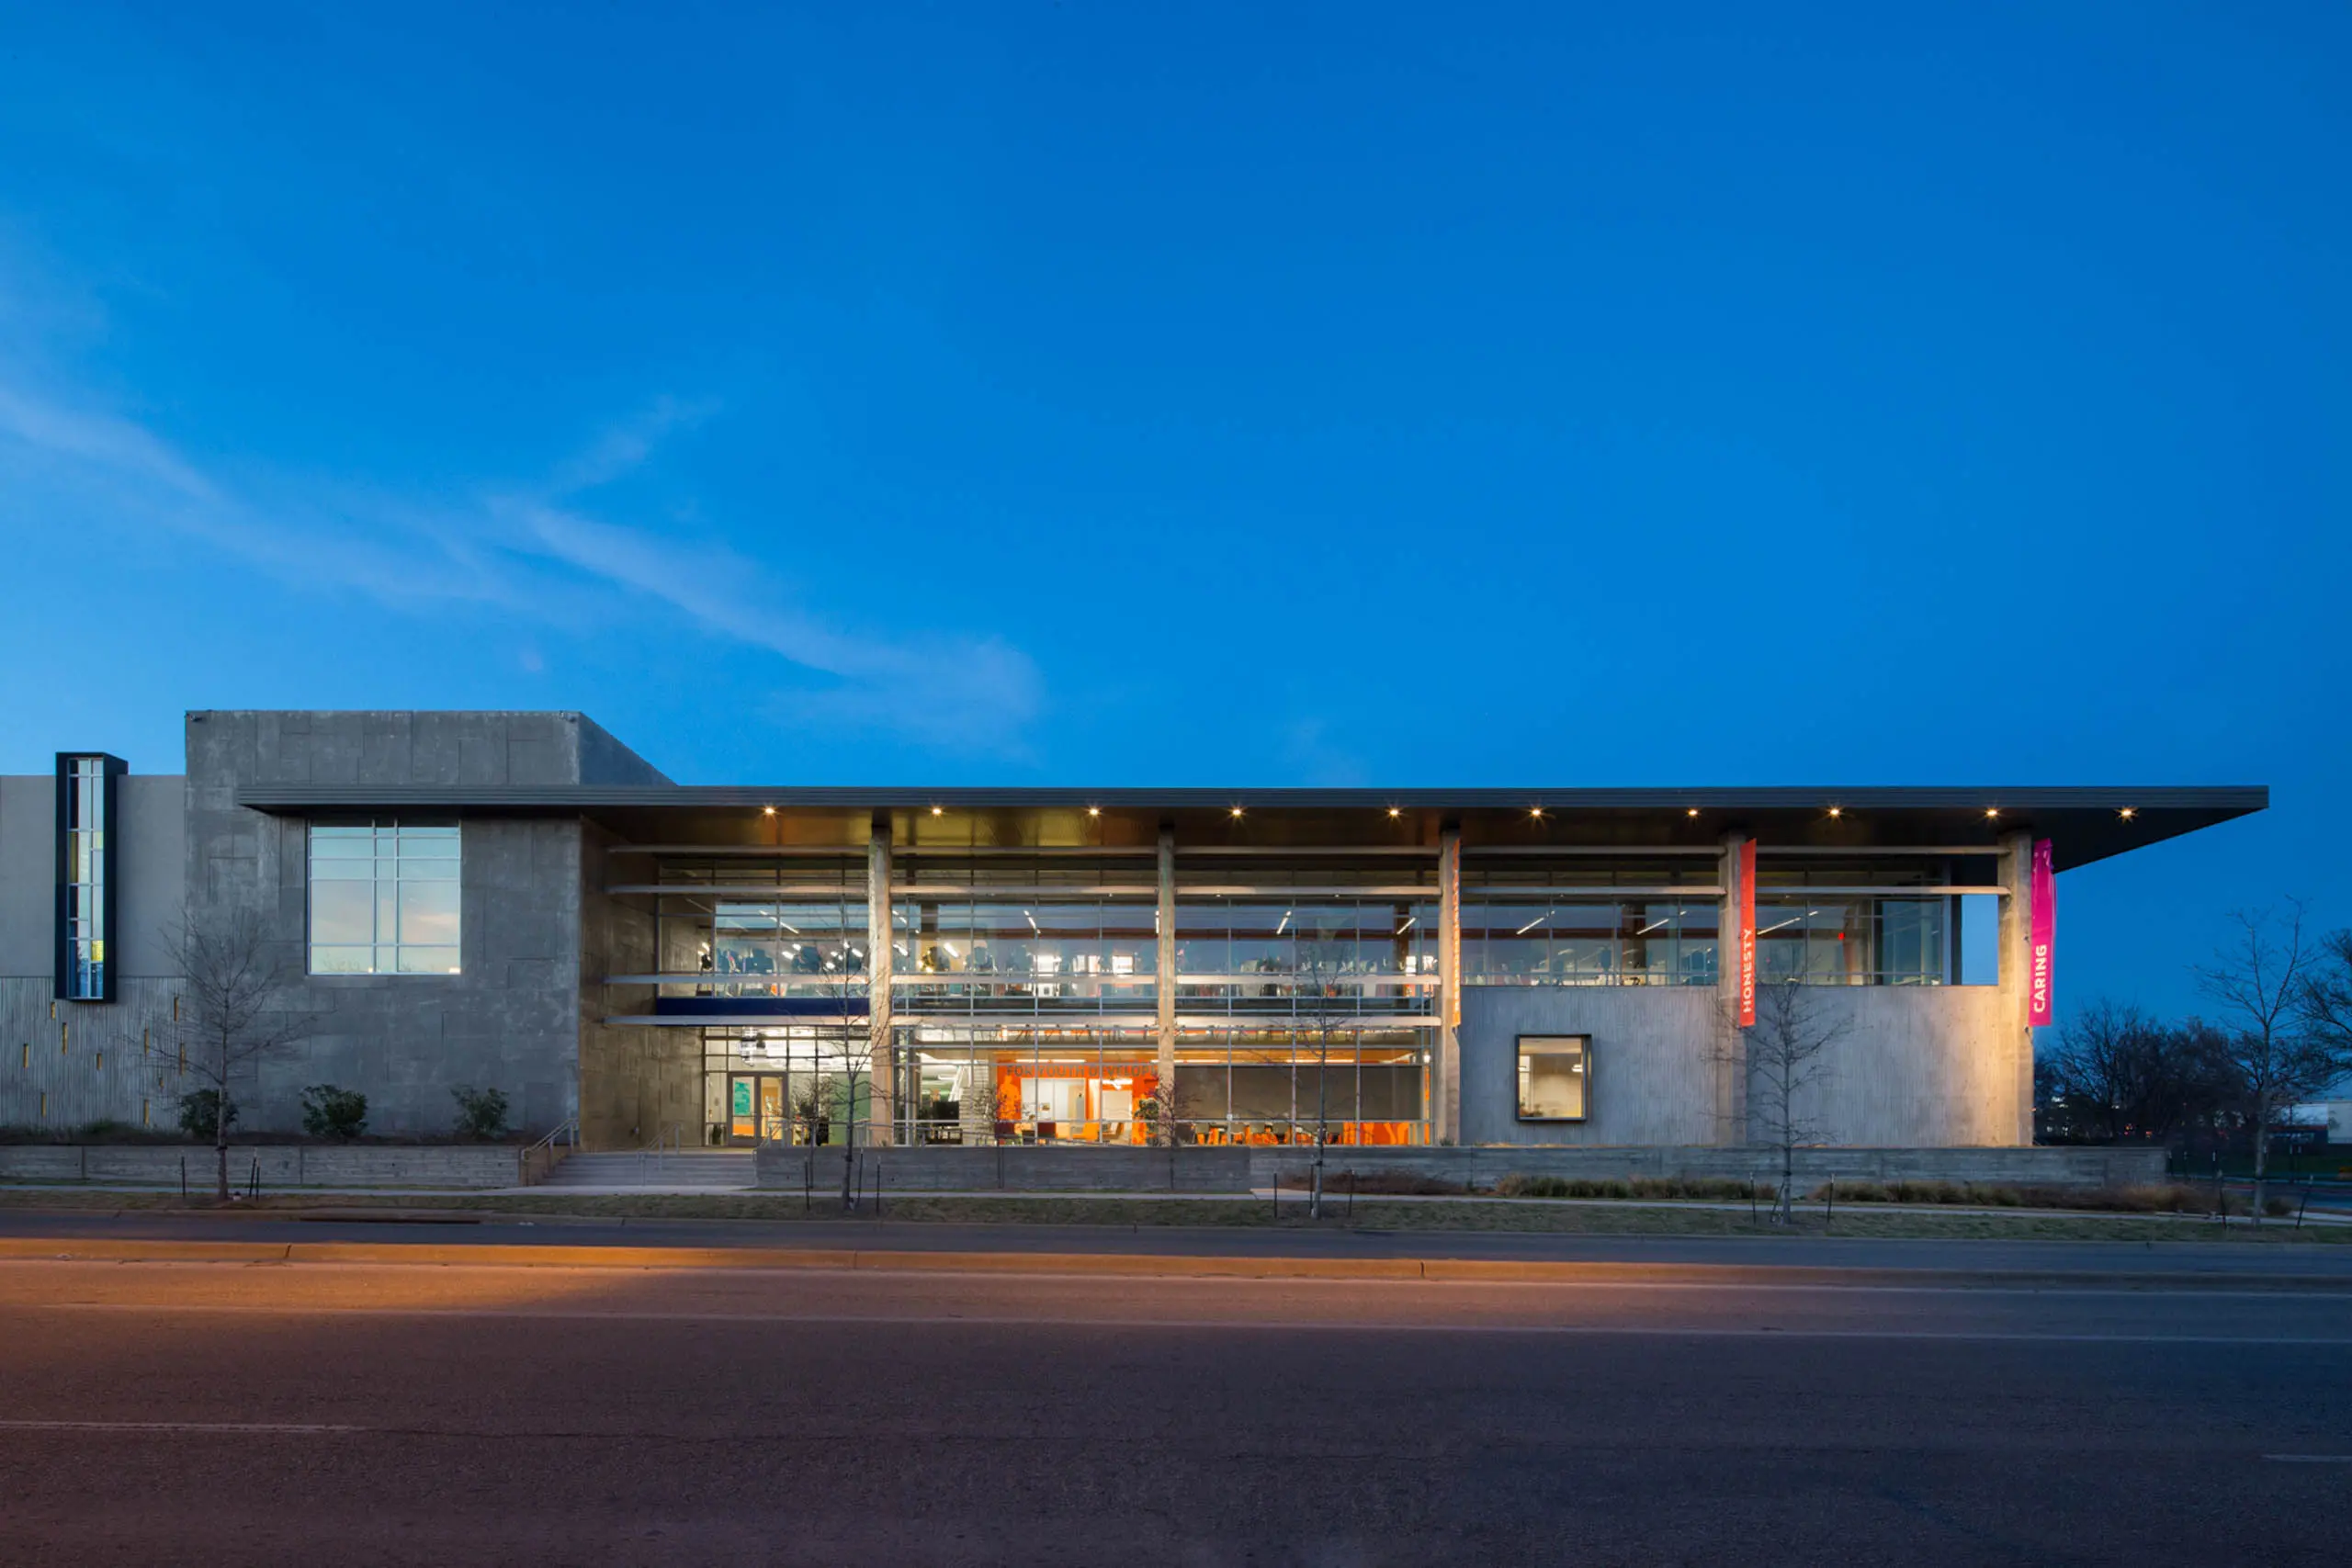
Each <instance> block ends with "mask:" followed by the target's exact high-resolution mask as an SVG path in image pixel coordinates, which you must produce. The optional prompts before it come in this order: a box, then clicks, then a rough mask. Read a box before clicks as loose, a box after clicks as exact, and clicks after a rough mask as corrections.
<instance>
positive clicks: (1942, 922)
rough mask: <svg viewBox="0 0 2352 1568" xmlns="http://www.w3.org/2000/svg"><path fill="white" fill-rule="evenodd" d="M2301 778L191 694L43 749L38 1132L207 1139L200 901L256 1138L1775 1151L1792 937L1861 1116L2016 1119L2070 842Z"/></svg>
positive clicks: (2214, 806)
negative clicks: (928, 755)
mask: <svg viewBox="0 0 2352 1568" xmlns="http://www.w3.org/2000/svg"><path fill="white" fill-rule="evenodd" d="M2266 805H2267V792H2266V791H2264V790H2262V789H2260V788H2258V787H2231V788H2195V789H2189V788H2177V787H2166V788H2151V789H2108V788H2082V787H2065V788H2028V789H2015V788H2012V789H1997V790H1995V789H1962V788H1955V789H1943V788H1928V789H1920V788H1905V789H1849V790H1836V789H1805V790H1796V789H1731V790H1704V789H1660V790H1492V789H1480V790H1456V791H1443V790H1399V791H1379V790H1321V789H1314V790H1235V791H1209V790H1198V789H1180V790H1148V789H1116V790H1094V791H1090V790H1077V789H1036V790H1020V789H971V788H966V789H947V790H936V791H933V790H917V789H900V788H888V789H853V788H807V787H797V786H783V787H776V788H758V787H750V786H722V787H710V786H690V785H681V784H673V783H672V782H671V781H670V780H668V779H667V778H665V777H664V776H663V775H662V773H660V772H658V771H657V770H656V769H655V768H653V767H652V766H651V765H650V764H649V763H648V762H646V761H644V760H642V759H641V758H639V757H638V756H637V755H636V754H635V753H634V752H632V751H630V750H628V748H627V747H625V746H623V745H622V744H620V743H619V742H618V741H616V739H613V737H611V736H610V735H608V734H607V733H606V732H605V731H604V730H603V729H602V728H599V727H597V726H596V725H595V724H594V722H593V721H591V720H589V719H588V718H586V717H584V716H582V715H579V714H571V713H400V712H375V713H266V712H202V713H191V714H189V715H188V716H187V765H186V772H185V773H183V774H177V775H146V774H140V773H131V772H130V771H129V770H128V769H127V768H126V767H125V766H124V764H123V763H122V762H121V761H119V760H117V759H115V758H112V757H110V756H107V754H105V753H100V752H83V753H61V754H60V756H59V759H58V767H57V772H56V773H55V774H54V775H53V776H52V775H40V776H33V777H17V778H8V779H6V780H0V1019H5V1027H6V1030H7V1035H6V1043H7V1044H8V1045H10V1046H13V1047H15V1049H14V1050H13V1051H12V1052H11V1053H10V1054H11V1055H14V1056H15V1057H16V1058H17V1060H15V1061H13V1062H6V1063H0V1069H9V1070H0V1122H6V1123H14V1124H39V1125H47V1126H50V1127H74V1126H81V1125H84V1124H86V1123H88V1122H98V1121H114V1122H129V1123H132V1124H141V1123H146V1124H151V1125H156V1124H167V1123H168V1122H169V1121H170V1120H171V1119H172V1118H173V1117H174V1116H175V1114H176V1106H177V1100H178V1096H179V1095H180V1094H181V1093H183V1092H185V1091H186V1089H188V1088H190V1087H193V1086H192V1084H190V1083H189V1082H188V1081H187V1075H186V1073H185V1071H184V1070H183V1067H182V1066H181V1064H182V1060H183V1058H182V1056H181V1055H180V1053H181V1051H182V1049H183V1047H184V1045H185V1044H186V1040H185V1036H184V1034H183V1031H184V1030H185V1029H186V1027H187V1021H186V1020H185V1018H184V1017H183V1016H182V1014H183V1011H184V1008H183V1001H184V998H183V996H182V990H183V988H184V987H183V986H182V983H181V977H180V976H176V975H175V974H174V973H173V972H172V970H173V964H172V963H171V960H170V954H171V953H172V952H173V950H174V942H173V933H174V932H175V931H184V930H189V929H207V928H218V927H220V925H222V924H223V923H224V922H227V921H231V920H233V919H251V920H252V921H254V922H257V923H258V925H259V927H260V929H261V931H262V932H263V933H264V935H265V938H266V942H267V943H268V945H269V947H270V949H271V951H272V953H273V954H274V955H275V959H276V961H277V963H278V964H281V965H282V966H283V969H284V972H285V973H286V974H287V976H288V985H287V987H286V988H285V990H284V993H283V995H282V997H281V998H280V1006H282V1008H283V1009H285V1010H288V1012H291V1013H293V1014H296V1015H299V1017H300V1020H301V1027H300V1039H299V1040H298V1041H297V1042H296V1043H293V1044H292V1045H290V1046H288V1047H286V1048H284V1049H283V1050H281V1051H279V1052H277V1053H275V1054H273V1055H269V1056H267V1057H265V1058H263V1059H261V1060H259V1061H257V1062H256V1063H255V1064H254V1066H253V1067H252V1069H251V1071H250V1072H249V1073H248V1074H247V1075H246V1078H245V1081H243V1083H242V1084H241V1085H240V1086H239V1087H238V1088H237V1089H235V1090H234V1092H233V1098H234V1099H235V1100H236V1101H237V1103H238V1105H239V1107H240V1112H241V1115H240V1123H239V1124H240V1126H241V1127H243V1128H246V1129H278V1128H292V1127H296V1126H299V1124H300V1100H301V1095H302V1091H303V1090H304V1089H306V1088H307V1087H309V1086H311V1085H315V1084H322V1083H325V1084H334V1085H336V1086H337V1087H340V1088H345V1089H357V1090H359V1091H361V1092H363V1093H365V1094H366V1095H367V1096H368V1102H369V1106H370V1123H371V1126H372V1127H373V1128H374V1129H375V1130H377V1131H380V1132H389V1133H413V1134H430V1133H436V1132H441V1131H446V1130H447V1128H448V1126H449V1125H450V1122H451V1119H452V1112H453V1093H452V1091H453V1090H455V1089H459V1088H470V1089H499V1090H501V1091H502V1092H503V1093H504V1094H505V1095H506V1096H507V1098H508V1101H509V1103H510V1105H511V1106H512V1107H513V1111H514V1115H515V1121H516V1122H517V1124H518V1125H519V1126H520V1127H522V1128H525V1129H527V1130H530V1131H534V1132H537V1131H545V1130H548V1129H551V1128H554V1127H557V1126H559V1125H561V1124H563V1123H566V1122H572V1121H574V1120H576V1121H577V1122H578V1124H579V1128H580V1131H581V1134H582V1139H583V1141H584V1142H585V1143H586V1144H587V1145H588V1146H591V1147H608V1148H609V1147H632V1146H639V1145H644V1144H647V1143H650V1142H653V1141H655V1140H656V1139H663V1140H670V1141H675V1142H679V1143H685V1144H707V1143H741V1144H761V1143H766V1144H793V1143H816V1144H835V1143H841V1142H843V1141H845V1140H848V1139H850V1138H852V1137H853V1136H854V1138H855V1140H856V1141H857V1142H860V1143H866V1142H874V1141H878V1142H886V1143H898V1144H963V1145H970V1144H991V1143H1021V1144H1035V1143H1051V1144H1058V1145H1134V1144H1140V1143H1154V1142H1161V1141H1167V1140H1170V1139H1173V1140H1174V1141H1177V1142H1180V1143H1184V1144H1198V1145H1216V1144H1265V1143H1294V1142H1312V1141H1314V1140H1316V1139H1317V1138H1320V1139H1324V1140H1327V1141H1329V1142H1332V1143H1337V1144H1341V1145H1358V1146H1372V1145H1387V1146H1394V1145H1429V1144H1449V1143H1451V1144H1475V1145H1614V1146H1625V1145H1684V1146H1688V1145H1738V1144H1743V1143H1746V1142H1748V1141H1749V1140H1750V1139H1751V1138H1752V1137H1753V1136H1754V1135H1755V1132H1756V1129H1755V1127H1754V1125H1753V1118H1752V1116H1751V1114H1750V1108H1749V1105H1748V1102H1747V1101H1748V1094H1747V1090H1748V1069H1747V1065H1746V1063H1745V1059H1744V1057H1743V1055H1742V1048H1741V1036H1740V1033H1739V1031H1738V1029H1737V1028H1736V1022H1737V1011H1738V1007H1739V1001H1740V993H1741V988H1742V987H1741V981H1742V973H1743V972H1742V953H1743V951H1744V945H1745V944H1744V943H1743V942H1742V937H1743V934H1744V933H1745V932H1747V931H1752V933H1753V936H1752V947H1753V953H1754V958H1753V964H1754V970H1753V977H1754V979H1755V981H1756V982H1757V983H1758V984H1759V985H1761V986H1764V987H1771V986H1774V985H1776V984H1780V983H1783V982H1785V983H1788V984H1790V985H1792V986H1794V987H1799V990H1798V992H1797V994H1799V995H1801V996H1802V997H1803V998H1804V1006H1805V1011H1806V1014H1807V1016H1808V1017H1809V1018H1810V1019H1811V1020H1812V1021H1813V1022H1814V1025H1815V1027H1817V1028H1819V1029H1820V1030H1821V1031H1822V1032H1824V1034H1825V1035H1829V1036H1834V1039H1833V1040H1832V1041H1831V1043H1830V1044H1829V1045H1828V1046H1827V1047H1826V1052H1825V1055H1824V1059H1823V1070H1822V1072H1821V1074H1820V1080H1819V1083H1818V1085H1817V1088H1816V1089H1815V1099H1816V1100H1817V1103H1815V1104H1814V1105H1813V1106H1812V1107H1811V1108H1810V1110H1809V1112H1808V1119H1809V1120H1810V1121H1811V1122H1813V1123H1814V1124H1815V1126H1816V1127H1817V1128H1818V1129H1819V1131H1820V1135H1821V1138H1822V1141H1824V1142H1828V1143H1834V1144H1840V1145H1871V1146H1894V1147H1949V1146H1956V1145H1996V1146H1998V1145H2021V1144H2027V1143H2030V1142H2031V1138H2032V1030H2031V1027H2030V1023H2029V1005H2030V998H2029V990H2028V975H2029V970H2030V964H2029V961H2028V957H2027V943H2028V935H2029V933H2028V931H2027V918H2026V906H2027V887H2028V878H2029V876H2030V866H2031V860H2032V855H2033V850H2034V846H2035V844H2036V843H2037V842H2039V841H2043V840H2046V841H2048V843H2049V844H2050V845H2051V848H2052V858H2053V861H2054V863H2055V865H2056V866H2057V868H2059V869H2061V870H2063V869H2065V868H2067V867H2070V866H2074V865H2080V864H2083V863H2087V862H2090V861H2094V860H2098V859H2100V858H2103V857H2105V856H2108V855H2112V854H2117V853H2122V852H2131V851H2134V850H2138V849H2141V848H2143V847H2146V846H2148V845H2151V844H2154V843H2156V842H2158V841H2160V840H2165V839H2167V838H2170V837H2174V836H2177V835H2178V834H2180V833H2184V832H2188V831H2192V830H2195V829H2200V828H2204V827H2208V826H2211V825H2212V824H2215V823H2218V822H2222V821H2224V820H2227V819H2229V818H2233V817H2237V816H2241V815H2244V814H2245V813H2247V812H2251V811H2256V810H2260V809H2262V808H2263V807H2265V806H2266ZM1750 868H1752V872H1751V870H1750ZM1751 874H1752V880H1753V886H1748V887H1743V886H1742V882H1743V878H1744V877H1746V876H1749V875H1751ZM1751 903H1752V908H1753V921H1752V925H1751V924H1749V923H1747V920H1746V919H1745V915H1746V911H1747V909H1748V908H1750V907H1751Z"/></svg>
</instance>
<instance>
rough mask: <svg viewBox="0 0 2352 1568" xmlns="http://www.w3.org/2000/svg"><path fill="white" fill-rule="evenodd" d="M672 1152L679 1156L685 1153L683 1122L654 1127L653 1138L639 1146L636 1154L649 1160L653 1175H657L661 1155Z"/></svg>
mask: <svg viewBox="0 0 2352 1568" xmlns="http://www.w3.org/2000/svg"><path fill="white" fill-rule="evenodd" d="M672 1150H675V1151H676V1152H677V1153H679V1154H681V1155H683V1154H684V1153H685V1150H686V1124H685V1123H684V1122H663V1123H662V1124H661V1125H659V1126H657V1127H655V1128H654V1129H653V1136H652V1137H650V1138H649V1139H647V1140H646V1141H645V1142H644V1143H642V1144H640V1145H638V1150H637V1152H638V1153H639V1155H640V1156H647V1157H648V1158H649V1159H650V1163H651V1164H652V1167H653V1169H654V1172H655V1174H656V1175H659V1174H660V1173H661V1170H662V1155H664V1154H665V1153H668V1152H670V1151H672Z"/></svg>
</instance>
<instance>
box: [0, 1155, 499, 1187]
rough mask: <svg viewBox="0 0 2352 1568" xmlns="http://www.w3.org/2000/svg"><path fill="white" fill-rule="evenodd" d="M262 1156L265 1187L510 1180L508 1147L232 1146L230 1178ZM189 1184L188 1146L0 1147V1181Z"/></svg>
mask: <svg viewBox="0 0 2352 1568" xmlns="http://www.w3.org/2000/svg"><path fill="white" fill-rule="evenodd" d="M256 1158H258V1159H259V1160H260V1161H261V1183H262V1187H263V1189H264V1190H268V1189H270V1188H272V1187H447V1188H484V1187H512V1186H514V1185H515V1170H516V1168H517V1167H516V1155H515V1148H514V1147H513V1146H512V1145H505V1144H481V1145H470V1146H469V1145H462V1144H453V1145H424V1146H420V1147H401V1146H397V1145H364V1144H363V1145H353V1146H350V1147H332V1146H323V1145H305V1144H260V1145H242V1144H232V1145H230V1146H229V1179H230V1180H231V1181H232V1182H234V1183H240V1184H242V1183H243V1182H244V1181H246V1180H248V1179H250V1178H251V1177H252V1175H253V1168H254V1160H255V1159H256ZM183 1160H185V1161H187V1179H188V1185H189V1186H191V1187H209V1185H210V1184H211V1181H212V1176H213V1168H214V1166H213V1153H212V1150H211V1149H210V1147H209V1146H204V1145H194V1144H162V1145H158V1144H0V1180H10V1181H91V1182H102V1183H117V1184H121V1185H126V1186H142V1187H176V1186H178V1185H179V1179H180V1162H181V1161H183Z"/></svg>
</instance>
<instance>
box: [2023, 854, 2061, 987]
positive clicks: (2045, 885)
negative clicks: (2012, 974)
mask: <svg viewBox="0 0 2352 1568" xmlns="http://www.w3.org/2000/svg"><path fill="white" fill-rule="evenodd" d="M2057 942H2058V878H2057V875H2056V874H2055V873H2053V872H2052V870H2051V866H2050V840H2047V839H2036V840H2034V841H2033V924H2032V932H2031V935H2030V938H2029V943H2030V945H2029V946H2028V948H2027V950H2026V958H2027V963H2028V965H2029V967H2028V968H2027V970H2026V1018H2025V1021H2026V1022H2027V1023H2029V1024H2031V1025H2033V1026H2035V1027H2037V1028H2039V1027H2040V1026H2041V1025H2043V1024H2046V1023H2048V1022H2049V1021H2050V1011H2051V1000H2052V968H2053V964H2052V959H2053V957H2054V956H2055V949H2056V947H2057Z"/></svg>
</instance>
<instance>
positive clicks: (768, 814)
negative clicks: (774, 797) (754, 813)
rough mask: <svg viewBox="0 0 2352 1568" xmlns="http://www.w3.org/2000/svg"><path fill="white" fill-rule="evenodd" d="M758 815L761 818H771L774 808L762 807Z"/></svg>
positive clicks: (773, 814)
mask: <svg viewBox="0 0 2352 1568" xmlns="http://www.w3.org/2000/svg"><path fill="white" fill-rule="evenodd" d="M760 815H761V816H763V817H773V816H775V807H773V806H763V807H760Z"/></svg>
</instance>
